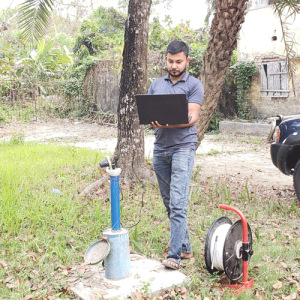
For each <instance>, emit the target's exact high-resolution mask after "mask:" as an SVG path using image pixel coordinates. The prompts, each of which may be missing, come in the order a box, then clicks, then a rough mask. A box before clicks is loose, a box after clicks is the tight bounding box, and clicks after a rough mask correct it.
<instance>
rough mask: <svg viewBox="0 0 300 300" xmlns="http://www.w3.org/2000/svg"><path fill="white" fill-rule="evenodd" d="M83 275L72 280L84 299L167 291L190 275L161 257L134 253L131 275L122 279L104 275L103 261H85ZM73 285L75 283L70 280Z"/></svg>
mask: <svg viewBox="0 0 300 300" xmlns="http://www.w3.org/2000/svg"><path fill="white" fill-rule="evenodd" d="M84 267H85V272H84V276H82V277H81V278H78V279H77V280H76V281H74V282H73V287H71V290H72V292H74V293H75V294H76V296H77V297H80V298H81V299H83V300H93V299H98V298H99V299H100V298H101V297H103V299H127V297H128V296H130V295H132V294H133V293H135V292H137V291H139V292H140V293H141V292H142V290H143V289H144V290H145V289H146V290H147V291H148V292H149V293H150V294H154V295H158V294H160V293H162V294H165V292H164V291H165V290H168V291H169V290H171V289H172V287H173V286H175V285H178V286H181V285H182V284H183V283H184V282H185V281H187V279H188V277H187V276H185V275H184V274H183V273H181V272H180V271H175V270H170V269H166V268H165V267H164V266H163V265H162V264H161V263H160V262H159V261H156V260H153V259H147V258H145V257H144V256H141V255H137V254H131V255H130V268H131V274H130V276H129V277H127V278H124V279H121V280H109V279H107V278H105V271H104V268H103V267H102V265H101V264H100V265H85V266H84ZM71 285H72V284H71Z"/></svg>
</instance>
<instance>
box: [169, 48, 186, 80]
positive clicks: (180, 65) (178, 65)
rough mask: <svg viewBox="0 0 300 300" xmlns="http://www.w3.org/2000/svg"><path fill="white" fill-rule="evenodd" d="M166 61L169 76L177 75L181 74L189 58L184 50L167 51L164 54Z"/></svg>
mask: <svg viewBox="0 0 300 300" xmlns="http://www.w3.org/2000/svg"><path fill="white" fill-rule="evenodd" d="M166 61H167V69H168V71H169V74H170V76H171V77H172V76H174V77H178V76H180V75H182V74H183V73H182V72H184V71H185V68H186V66H187V65H188V63H189V62H190V59H189V58H187V57H186V55H185V54H184V52H179V53H177V54H171V53H168V54H167V56H166ZM181 73H182V74H181Z"/></svg>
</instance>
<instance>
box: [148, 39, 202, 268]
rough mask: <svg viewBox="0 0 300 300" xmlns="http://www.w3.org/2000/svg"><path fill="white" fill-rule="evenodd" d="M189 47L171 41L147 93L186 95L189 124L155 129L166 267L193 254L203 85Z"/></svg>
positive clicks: (154, 159)
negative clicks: (191, 224) (192, 199)
mask: <svg viewBox="0 0 300 300" xmlns="http://www.w3.org/2000/svg"><path fill="white" fill-rule="evenodd" d="M188 55H189V47H188V45H187V44H186V43H185V42H183V41H173V42H171V43H170V44H169V46H168V48H167V55H166V62H167V69H168V73H169V74H168V75H166V76H164V77H161V78H158V79H156V80H155V81H154V82H153V83H152V84H151V86H150V89H149V91H148V94H182V93H185V94H186V99H187V102H188V115H189V123H188V124H177V125H168V124H166V125H160V124H159V123H158V122H157V121H153V122H151V124H150V126H152V127H154V128H155V142H154V153H153V168H154V171H155V173H156V177H157V180H158V184H159V189H160V193H161V196H162V198H163V202H164V205H165V207H166V209H167V213H168V217H169V220H170V229H171V234H170V250H169V253H168V256H167V258H166V259H165V260H163V261H162V263H163V265H164V266H165V267H167V268H171V269H175V270H177V269H178V267H179V264H180V259H188V258H191V257H193V252H192V247H191V244H190V238H189V232H188V227H187V207H188V195H189V184H190V178H191V174H192V169H193V165H194V156H195V150H196V144H197V128H196V125H195V124H196V122H197V120H198V116H199V112H200V108H201V104H202V99H203V94H204V92H203V86H202V83H201V82H200V80H199V79H196V78H194V77H192V76H190V75H189V73H188V72H187V71H186V66H187V65H188V63H189V62H190V59H189V57H188Z"/></svg>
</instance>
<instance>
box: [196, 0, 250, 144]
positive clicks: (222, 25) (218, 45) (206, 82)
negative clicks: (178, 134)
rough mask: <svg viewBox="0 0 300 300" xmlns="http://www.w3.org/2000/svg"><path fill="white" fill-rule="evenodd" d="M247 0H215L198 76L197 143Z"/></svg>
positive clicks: (217, 93) (218, 89) (217, 92)
mask: <svg viewBox="0 0 300 300" xmlns="http://www.w3.org/2000/svg"><path fill="white" fill-rule="evenodd" d="M247 1H248V0H217V1H216V6H215V13H214V17H213V20H212V23H211V28H210V32H209V33H210V40H209V42H208V46H207V49H206V51H205V55H204V57H203V64H202V69H201V73H200V79H201V81H202V84H203V87H204V99H203V104H202V109H201V112H200V116H199V119H198V122H197V128H198V134H197V135H198V140H199V145H200V143H201V141H202V139H203V137H204V132H205V131H206V129H207V126H208V123H209V121H210V119H211V117H212V115H213V113H214V111H215V108H216V106H217V104H218V100H219V96H220V93H221V87H222V85H223V83H224V80H225V76H226V71H227V69H228V67H229V66H230V61H231V56H232V52H233V50H234V49H235V48H236V44H237V35H238V32H239V30H240V28H241V24H242V23H243V22H244V17H245V12H246V8H247V6H246V3H247Z"/></svg>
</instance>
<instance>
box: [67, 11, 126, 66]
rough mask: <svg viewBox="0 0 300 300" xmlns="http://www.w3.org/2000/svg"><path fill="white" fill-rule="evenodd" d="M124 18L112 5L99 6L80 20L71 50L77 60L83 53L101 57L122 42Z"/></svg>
mask: <svg viewBox="0 0 300 300" xmlns="http://www.w3.org/2000/svg"><path fill="white" fill-rule="evenodd" d="M125 20H126V15H124V14H123V13H121V12H119V11H117V10H116V9H114V8H112V7H110V8H105V7H102V6H100V7H99V8H98V9H96V10H94V11H93V13H92V14H91V16H90V17H89V19H87V20H84V21H83V22H82V24H81V26H80V29H79V34H78V35H77V37H76V41H75V45H74V49H73V51H74V53H75V54H78V57H79V60H81V59H82V58H83V57H84V55H93V56H98V57H100V58H103V57H105V54H106V52H111V49H112V48H114V46H115V45H120V44H122V43H123V38H124V28H125V26H124V24H125ZM82 46H85V48H83V47H82ZM86 50H88V52H87V51H86Z"/></svg>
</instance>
